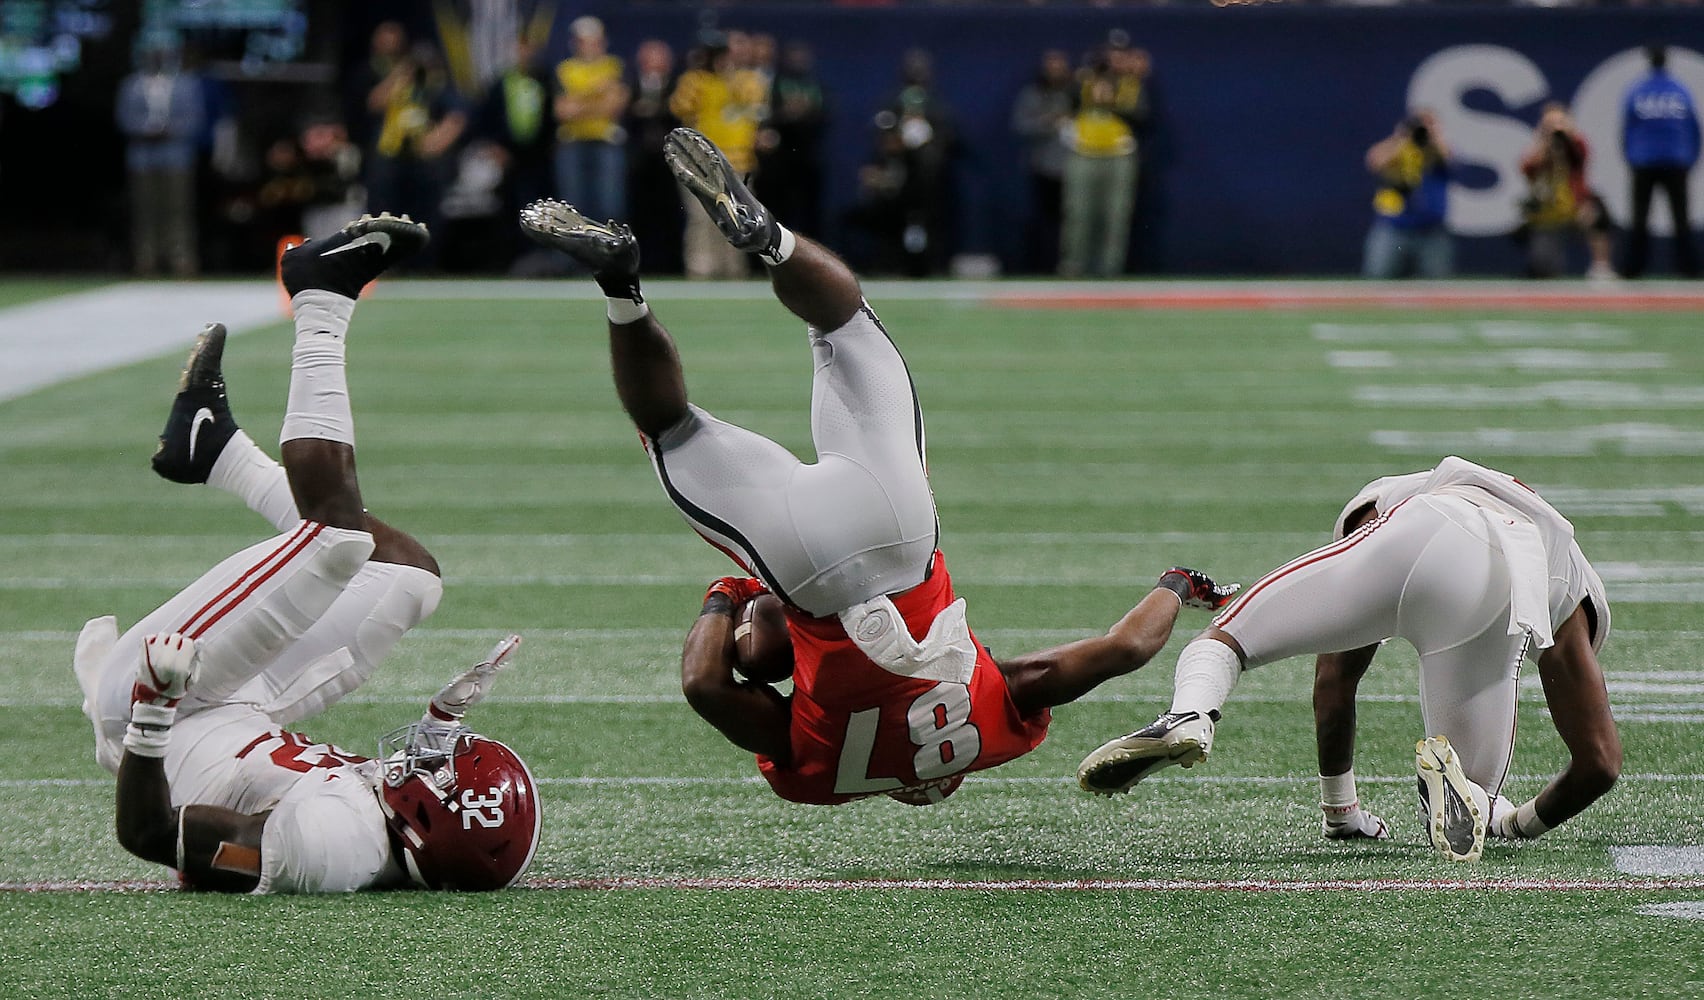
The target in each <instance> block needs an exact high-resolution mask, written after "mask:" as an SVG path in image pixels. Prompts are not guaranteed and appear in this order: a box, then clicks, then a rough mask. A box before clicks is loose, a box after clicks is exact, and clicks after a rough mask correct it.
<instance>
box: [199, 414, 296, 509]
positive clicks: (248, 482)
mask: <svg viewBox="0 0 1704 1000" xmlns="http://www.w3.org/2000/svg"><path fill="white" fill-rule="evenodd" d="M207 485H209V486H212V487H214V488H216V489H221V490H224V491H225V492H226V493H229V494H231V495H232V496H234V497H236V498H237V499H238V500H241V501H242V502H243V503H245V504H247V505H248V509H249V510H252V511H254V512H255V513H256V514H259V515H260V516H261V517H264V518H266V519H267V520H268V521H270V522H272V526H273V527H274V528H276V529H278V530H279V531H284V530H285V529H287V528H289V527H291V526H292V525H294V524H295V523H296V522H297V521H300V520H301V519H302V518H301V515H300V514H298V513H296V498H295V497H294V496H292V495H291V494H290V477H289V476H287V475H285V474H284V467H283V466H282V465H279V464H278V463H277V462H275V461H273V460H272V456H271V455H268V454H267V453H266V452H264V451H262V450H261V449H260V445H258V444H255V443H254V439H253V438H250V437H249V436H248V435H247V434H246V433H244V432H243V431H241V430H239V431H237V432H236V433H235V434H233V435H231V440H229V441H227V442H226V443H225V450H224V451H222V452H220V453H219V459H218V461H216V462H214V463H213V471H212V472H210V473H208V475H207Z"/></svg>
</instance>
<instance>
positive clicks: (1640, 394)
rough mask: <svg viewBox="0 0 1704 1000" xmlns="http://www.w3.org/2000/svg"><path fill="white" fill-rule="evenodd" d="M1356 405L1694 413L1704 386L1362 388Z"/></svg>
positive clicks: (1596, 383)
mask: <svg viewBox="0 0 1704 1000" xmlns="http://www.w3.org/2000/svg"><path fill="white" fill-rule="evenodd" d="M1354 396H1355V402H1357V403H1363V404H1366V405H1368V406H1405V407H1415V408H1434V409H1452V410H1454V409H1478V410H1487V409H1497V410H1501V409H1508V408H1511V407H1516V406H1531V405H1535V404H1547V405H1553V406H1560V407H1562V408H1563V409H1566V410H1692V409H1699V408H1701V407H1704V386H1698V385H1662V386H1646V385H1636V384H1633V383H1630V382H1601V381H1587V380H1580V381H1571V382H1541V383H1539V384H1537V385H1519V386H1514V385H1363V386H1357V387H1356V388H1355V393H1354Z"/></svg>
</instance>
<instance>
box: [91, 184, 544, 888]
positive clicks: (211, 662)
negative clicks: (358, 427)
mask: <svg viewBox="0 0 1704 1000" xmlns="http://www.w3.org/2000/svg"><path fill="white" fill-rule="evenodd" d="M426 238H427V236H426V230H425V227H424V226H421V225H418V224H416V223H413V222H410V221H408V220H407V219H406V218H402V219H396V218H392V217H390V216H388V215H387V216H380V217H379V218H377V219H374V218H371V217H365V218H363V219H361V220H359V221H357V222H354V223H351V224H350V225H349V226H347V227H345V228H344V230H343V232H342V233H340V234H338V235H335V236H332V237H329V238H327V239H324V240H314V241H311V242H309V243H306V244H304V245H303V246H301V247H298V248H296V249H293V250H291V251H290V252H288V253H287V254H285V256H284V259H283V265H282V275H283V279H284V285H285V288H286V290H288V291H289V292H290V293H291V296H292V298H291V307H292V309H293V311H294V313H295V318H296V342H295V348H294V352H293V358H292V365H291V372H290V392H289V403H288V408H287V411H286V413H285V418H284V427H283V432H282V434H281V435H280V439H281V441H282V445H281V448H280V454H281V457H282V459H283V465H282V467H280V465H279V464H278V463H277V462H274V461H272V459H271V458H270V457H268V456H267V455H266V454H265V453H264V452H262V451H261V449H260V448H259V447H258V446H256V445H255V444H254V442H253V441H252V440H250V439H249V437H248V435H246V434H244V433H243V432H242V431H241V430H240V429H238V427H237V425H236V421H235V420H234V419H232V417H231V413H230V408H229V404H228V401H227V399H226V395H225V384H224V380H223V377H222V375H221V373H220V361H221V356H222V352H223V346H224V339H225V331H224V328H223V327H220V326H218V325H217V324H215V325H213V326H211V327H209V328H208V330H207V331H206V332H205V333H204V334H203V335H202V337H201V339H200V340H198V341H197V343H196V347H195V349H194V351H193V353H192V354H191V355H190V362H189V365H188V367H187V369H186V370H185V372H184V379H183V383H182V385H181V386H180V389H179V392H178V396H177V399H176V400H175V401H174V403H173V406H172V414H171V417H170V418H169V419H168V422H167V424H166V430H165V432H164V433H163V434H162V435H161V438H160V448H159V451H158V452H157V453H156V454H155V456H154V460H153V464H154V469H155V471H157V472H158V473H160V475H162V476H164V477H166V478H168V479H172V480H175V481H178V482H186V483H198V482H207V483H212V484H213V485H215V486H216V487H218V488H221V489H224V490H226V491H227V492H231V493H233V494H235V495H237V496H238V497H240V498H242V499H243V500H244V501H245V502H246V503H247V504H248V505H249V506H250V507H251V508H252V509H254V510H255V511H256V512H257V513H260V514H261V515H262V516H264V517H266V518H267V519H268V520H270V521H271V522H272V523H273V524H274V525H275V526H276V527H277V528H278V530H279V531H280V532H281V534H280V535H278V536H277V537H274V538H271V539H269V540H267V541H264V542H261V543H259V544H257V545H254V546H252V547H250V548H248V549H245V550H244V551H242V552H239V553H237V554H236V555H234V556H231V557H230V558H228V559H226V560H225V561H223V562H221V563H220V564H219V565H218V566H216V567H214V568H213V569H212V570H210V571H208V572H207V573H206V574H205V575H203V576H202V577H201V578H200V579H199V580H197V581H196V582H195V583H193V584H191V585H190V586H189V587H188V588H187V589H185V590H184V591H183V592H181V593H179V594H178V595H177V596H176V597H174V598H172V599H171V600H170V601H168V602H166V603H165V604H164V605H163V606H161V607H160V608H159V609H157V610H156V611H154V612H152V613H151V614H149V615H148V616H147V617H145V618H144V619H143V620H142V621H141V622H139V623H137V624H136V625H135V626H133V627H132V628H131V629H130V630H129V631H128V632H127V633H125V635H124V636H123V638H119V637H118V635H117V627H116V624H115V622H114V620H113V619H112V618H111V617H106V618H98V619H95V620H93V621H91V622H89V624H88V625H86V626H84V629H83V634H82V636H81V637H80V638H79V639H78V643H77V654H76V672H77V680H78V684H79V686H81V687H82V689H83V693H84V703H83V708H84V712H85V713H86V714H88V716H89V718H90V721H91V722H93V723H94V726H95V746H96V757H97V758H98V759H99V760H100V762H101V763H102V764H103V765H104V766H106V767H107V768H108V769H109V770H113V771H115V772H116V773H117V774H118V791H117V829H118V839H119V842H120V843H121V844H122V845H123V846H124V847H125V848H126V849H127V850H129V851H130V852H131V853H133V854H135V855H137V856H138V857H141V858H143V859H145V860H148V861H155V862H159V863H160V864H164V865H169V866H171V867H172V868H174V869H176V870H177V871H178V872H179V873H180V877H181V878H182V879H183V881H184V883H185V884H186V885H189V886H191V887H194V888H199V889H211V890H220V891H230V892H251V891H252V892H260V893H266V892H338V891H349V890H355V889H365V888H380V887H390V886H402V885H408V884H410V883H414V884H417V885H421V886H425V887H428V888H457V889H495V888H500V887H502V886H505V885H508V884H511V883H512V882H513V881H514V879H516V878H517V877H519V875H520V874H521V872H522V871H523V870H524V869H525V868H526V866H527V864H528V862H529V861H530V860H531V858H532V852H533V849H534V847H535V846H536V844H537V841H538V820H539V808H538V797H537V793H536V791H535V789H534V787H533V781H532V777H531V775H530V774H528V773H527V770H526V765H525V764H524V763H522V761H521V760H520V758H518V757H516V756H515V754H514V753H513V752H512V751H510V750H509V749H508V748H507V747H505V746H504V745H503V744H501V743H498V742H496V741H494V740H488V739H484V738H482V737H479V736H477V735H476V734H474V733H473V732H472V731H471V730H469V729H467V728H466V727H465V726H462V725H461V721H460V720H461V717H462V713H463V712H465V711H466V709H467V707H468V706H469V705H471V704H473V703H474V702H476V701H478V700H479V699H480V698H482V697H483V696H484V694H485V692H486V690H487V689H488V688H489V687H490V685H491V683H492V679H493V676H494V675H495V673H496V671H497V670H498V669H499V668H500V667H502V666H503V665H505V662H506V660H507V657H508V654H509V652H510V651H511V650H512V649H513V648H514V646H515V644H516V643H517V642H518V641H519V640H518V638H517V637H511V638H510V639H509V640H506V641H505V642H503V643H500V644H499V645H498V647H497V648H496V649H494V650H493V651H492V655H491V657H490V658H489V659H488V660H487V661H486V662H484V663H481V664H478V665H476V666H475V667H473V668H472V669H470V670H468V671H467V672H465V673H464V674H462V675H461V676H459V677H457V678H455V679H454V680H453V681H451V683H450V684H448V685H446V686H445V687H444V689H443V690H441V691H440V692H439V693H438V695H437V696H436V697H435V698H433V699H432V702H431V703H430V705H429V706H428V710H427V713H426V715H425V717H424V718H422V720H421V721H420V722H419V723H416V724H414V725H412V726H407V727H404V728H402V729H399V730H397V731H396V732H393V733H391V734H390V735H389V736H387V737H386V738H385V739H384V740H383V741H381V743H380V747H381V759H380V760H369V759H366V758H363V757H357V756H352V755H349V754H346V753H344V752H343V751H341V750H339V749H337V748H336V747H333V746H330V745H327V744H322V743H316V742H314V741H312V740H310V739H308V738H307V737H304V736H301V735H300V734H297V733H293V732H290V731H288V730H287V729H285V728H284V727H286V726H288V725H290V724H292V723H294V722H296V721H297V720H300V719H303V718H305V717H307V716H310V715H313V714H316V713H318V712H319V711H321V710H323V709H325V708H326V707H328V706H329V705H331V704H332V703H333V702H335V701H336V700H337V699H339V698H341V697H343V696H344V695H346V694H347V693H349V692H350V691H352V690H354V689H355V688H356V687H358V686H359V685H360V684H361V683H362V682H363V681H364V680H366V678H367V677H368V676H370V675H371V673H372V671H373V669H374V668H375V667H376V666H377V664H378V663H379V662H380V661H381V660H382V659H384V657H385V656H386V654H388V653H389V651H390V649H391V648H392V647H393V646H394V645H395V643H396V641H397V640H398V639H399V638H400V637H401V636H402V634H403V633H404V632H406V631H407V630H408V629H409V628H411V627H413V626H414V625H416V624H418V623H419V622H420V621H421V620H422V619H424V618H425V617H426V616H427V615H429V614H431V612H432V611H433V609H434V608H435V607H436V606H437V603H438V599H439V596H440V595H441V593H442V586H441V584H440V582H439V579H438V566H437V563H436V562H435V561H434V560H433V559H432V556H431V554H430V553H428V552H427V551H426V550H425V549H424V548H423V547H422V546H421V545H420V543H419V542H417V541H415V540H414V539H413V538H411V537H409V536H408V535H406V534H404V533H402V532H400V531H397V530H396V529H394V528H392V527H390V526H389V525H386V524H384V523H383V522H381V521H379V520H377V519H376V518H374V517H372V516H371V515H369V514H367V513H366V512H365V510H364V508H363V506H362V501H361V492H360V487H359V485H358V484H357V481H356V474H355V449H354V421H353V417H352V415H351V412H350V408H349V397H348V387H347V380H346V378H345V374H344V337H345V334H346V331H347V329H348V325H349V319H350V316H351V314H352V313H353V310H354V307H355V297H356V296H357V295H358V294H359V293H360V289H361V287H362V286H363V285H365V284H366V283H367V282H368V281H370V280H372V279H373V278H374V277H377V276H378V274H379V273H380V272H381V271H383V270H384V269H385V267H386V266H388V265H390V264H391V263H394V262H395V261H397V260H399V259H401V258H403V257H406V256H408V255H409V254H411V253H413V252H414V251H416V250H418V249H419V248H420V247H421V246H423V245H424V244H425V242H426Z"/></svg>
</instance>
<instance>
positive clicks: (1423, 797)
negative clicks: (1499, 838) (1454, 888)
mask: <svg viewBox="0 0 1704 1000" xmlns="http://www.w3.org/2000/svg"><path fill="white" fill-rule="evenodd" d="M1414 767H1415V770H1416V771H1417V772H1418V773H1419V776H1420V806H1421V809H1422V811H1423V812H1424V813H1425V818H1426V834H1427V836H1428V837H1429V838H1430V839H1431V841H1432V846H1433V847H1435V848H1437V850H1438V853H1439V854H1442V855H1443V856H1444V857H1446V858H1448V859H1449V860H1451V861H1478V860H1479V855H1480V854H1482V853H1484V851H1485V820H1486V818H1487V817H1488V816H1490V815H1491V797H1490V796H1489V795H1487V794H1486V793H1485V789H1483V788H1481V787H1479V786H1478V785H1477V784H1475V783H1474V782H1473V781H1471V780H1469V778H1468V777H1467V775H1465V774H1463V773H1462V770H1461V762H1460V761H1459V760H1458V759H1457V758H1456V752H1455V747H1452V746H1450V741H1449V740H1448V739H1447V738H1445V737H1443V736H1433V737H1430V738H1428V739H1423V740H1421V741H1419V742H1418V743H1416V744H1414Z"/></svg>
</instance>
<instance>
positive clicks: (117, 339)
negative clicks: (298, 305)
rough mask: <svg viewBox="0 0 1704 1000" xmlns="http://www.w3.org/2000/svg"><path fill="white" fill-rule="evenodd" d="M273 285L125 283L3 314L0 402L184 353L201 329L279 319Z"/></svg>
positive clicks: (233, 329)
mask: <svg viewBox="0 0 1704 1000" xmlns="http://www.w3.org/2000/svg"><path fill="white" fill-rule="evenodd" d="M275 288H276V286H274V285H273V284H272V283H271V282H267V281H231V282H206V283H200V282H198V283H170V282H127V283H123V284H117V285H107V286H105V287H102V288H96V289H93V290H91V291H87V292H78V293H75V294H72V295H62V296H59V297H56V298H51V299H43V300H41V301H38V302H28V303H25V304H23V305H19V306H13V307H11V308H9V309H0V356H4V357H5V358H6V364H5V365H4V366H0V401H4V400H8V399H14V398H16V397H18V396H22V395H24V394H26V393H29V392H33V391H35V390H37V389H40V388H43V387H44V386H49V385H54V384H56V383H59V382H63V381H65V380H67V379H72V378H76V377H77V376H80V375H87V374H90V373H92V372H99V371H105V370H107V369H109V368H118V367H121V366H123V365H127V364H130V363H132V362H135V361H141V360H143V359H145V358H152V357H155V356H157V355H159V354H162V353H164V352H165V351H166V350H167V349H169V348H187V347H188V346H189V344H190V343H191V342H192V341H194V340H195V336H196V334H198V333H200V332H201V328H202V327H203V326H205V325H206V324H208V323H211V322H215V321H217V322H220V323H224V324H225V326H226V327H227V328H228V329H229V330H230V332H231V333H233V334H237V333H242V332H243V331H245V330H249V329H253V328H254V327H258V326H265V325H267V324H270V323H277V322H281V321H282V319H283V317H282V316H281V315H280V313H279V308H278V293H277V291H276V290H275Z"/></svg>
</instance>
